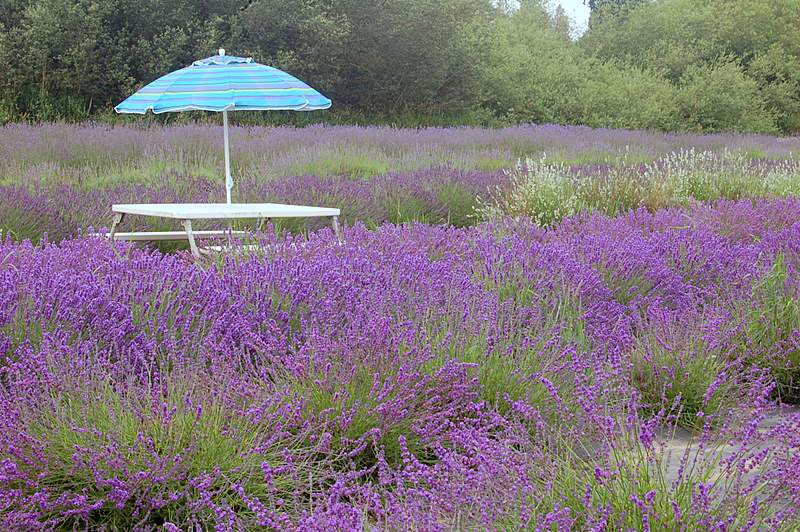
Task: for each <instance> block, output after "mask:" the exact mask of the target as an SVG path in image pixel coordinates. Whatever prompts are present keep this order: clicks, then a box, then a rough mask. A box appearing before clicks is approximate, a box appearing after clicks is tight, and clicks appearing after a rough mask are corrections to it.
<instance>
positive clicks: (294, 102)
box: [114, 49, 331, 203]
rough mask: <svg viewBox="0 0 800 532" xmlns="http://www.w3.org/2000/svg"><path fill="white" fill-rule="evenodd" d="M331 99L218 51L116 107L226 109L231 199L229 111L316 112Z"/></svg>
mask: <svg viewBox="0 0 800 532" xmlns="http://www.w3.org/2000/svg"><path fill="white" fill-rule="evenodd" d="M330 106H331V101H330V100H329V99H328V98H326V97H325V96H323V95H322V94H320V93H319V92H317V91H316V90H314V89H312V88H311V87H309V86H308V85H306V84H305V83H303V82H302V81H300V80H299V79H297V78H296V77H294V76H292V75H290V74H287V73H286V72H283V71H282V70H278V69H277V68H273V67H270V66H266V65H262V64H259V63H256V62H255V61H253V59H252V58H249V57H246V58H245V57H235V56H230V55H225V50H222V49H220V51H219V55H215V56H212V57H209V58H207V59H201V60H198V61H195V62H194V63H192V65H191V66H188V67H186V68H182V69H180V70H176V71H175V72H171V73H169V74H167V75H165V76H162V77H160V78H158V79H157V80H155V81H153V82H152V83H149V84H148V85H145V86H144V87H142V88H141V89H139V90H138V91H136V92H135V93H134V94H132V95H131V96H130V97H128V98H127V99H126V100H125V101H123V102H122V103H120V104H119V105H117V106H116V107H115V108H114V110H115V111H116V112H118V113H135V114H145V113H147V111H152V112H153V113H156V114H159V113H169V112H179V111H221V112H222V116H223V123H224V126H225V127H224V129H225V177H226V188H227V199H228V203H230V202H231V188H232V186H233V181H232V179H231V175H230V149H229V145H228V111H316V110H319V109H328V108H329V107H330Z"/></svg>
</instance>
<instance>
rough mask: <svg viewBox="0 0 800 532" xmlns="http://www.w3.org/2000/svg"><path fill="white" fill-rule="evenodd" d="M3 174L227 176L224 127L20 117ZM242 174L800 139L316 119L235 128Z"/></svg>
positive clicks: (357, 170)
mask: <svg viewBox="0 0 800 532" xmlns="http://www.w3.org/2000/svg"><path fill="white" fill-rule="evenodd" d="M0 137H2V138H3V142H2V144H0V176H3V179H13V180H16V181H22V182H27V181H30V180H32V179H45V180H48V181H60V182H67V183H69V184H76V185H78V184H80V185H83V184H87V183H89V184H91V183H94V182H108V181H111V182H114V181H121V182H123V183H124V182H128V181H130V180H134V181H135V182H137V183H139V182H143V181H142V180H147V179H156V180H157V179H158V178H159V177H160V175H161V174H162V173H163V172H164V170H167V171H175V172H178V173H182V174H186V173H190V174H196V173H198V172H200V173H201V175H207V176H208V177H211V176H219V175H220V171H219V169H220V168H222V150H221V142H222V128H221V127H213V126H201V125H178V126H171V127H160V126H156V127H122V126H116V127H111V126H105V125H92V124H83V125H71V124H42V125H24V124H12V125H7V126H3V127H1V128H0ZM231 143H232V144H231V149H232V158H233V164H234V174H235V175H237V176H244V177H254V178H258V179H268V178H272V177H275V176H282V175H304V174H311V175H319V176H323V175H341V174H347V175H350V176H354V177H355V176H358V177H368V176H371V175H375V174H380V173H385V172H388V171H390V170H391V171H395V172H409V171H415V170H420V169H427V168H435V167H440V166H452V167H456V168H460V169H472V170H474V169H482V170H496V169H499V168H506V167H508V166H510V165H513V164H514V162H516V161H517V160H518V159H520V158H525V157H534V158H538V157H539V156H541V155H542V154H543V153H544V154H547V155H548V156H549V157H550V159H551V160H557V161H563V162H566V163H570V164H587V163H609V162H620V161H623V160H624V161H627V162H629V163H638V162H649V161H652V160H654V159H657V158H659V157H662V156H664V155H666V154H668V153H671V152H674V151H680V150H687V149H692V148H693V149H695V150H698V151H713V152H716V151H721V150H724V149H727V150H733V151H741V152H744V153H746V154H747V155H748V157H750V158H756V159H758V158H768V159H791V158H795V156H796V155H797V154H798V153H800V138H776V137H769V136H759V135H685V134H671V133H655V132H646V131H625V130H611V129H591V128H587V127H579V126H558V125H527V126H517V127H510V128H505V129H497V130H492V129H483V128H468V127H462V128H425V129H395V128H391V127H342V126H309V127H305V128H291V127H278V128H267V127H252V128H241V127H234V128H232V129H231Z"/></svg>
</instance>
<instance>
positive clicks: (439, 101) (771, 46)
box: [0, 0, 800, 134]
mask: <svg viewBox="0 0 800 532" xmlns="http://www.w3.org/2000/svg"><path fill="white" fill-rule="evenodd" d="M590 6H591V7H592V10H593V11H592V18H591V21H590V26H589V29H588V31H587V32H586V33H585V34H584V35H583V36H581V37H580V38H579V39H577V40H575V39H573V38H572V37H574V34H573V33H572V30H571V28H570V24H569V21H568V20H567V19H566V17H565V16H564V14H563V11H560V10H557V9H552V6H550V5H549V4H548V3H547V2H546V1H544V0H522V1H521V2H493V1H492V0H435V1H434V0H395V1H392V2H374V1H366V0H304V1H302V2H297V1H291V2H290V1H289V0H174V1H173V0H138V1H132V0H77V1H75V0H0V72H2V74H0V122H8V121H20V120H59V119H66V120H82V119H86V118H89V117H99V118H110V109H111V107H112V106H113V105H114V104H115V103H117V102H118V101H120V100H121V99H123V98H124V97H125V96H126V95H127V94H129V93H130V92H131V91H133V90H135V89H136V88H138V87H139V86H141V85H142V84H143V83H145V82H148V81H150V80H152V79H154V78H155V77H157V76H159V75H161V74H163V73H166V72H167V71H170V70H173V69H177V68H180V67H183V66H185V65H187V64H189V63H190V62H191V61H192V60H193V59H195V58H197V57H205V56H208V55H211V54H212V53H213V52H214V50H216V49H217V48H218V47H220V46H222V47H225V48H226V49H228V50H230V51H231V53H236V54H239V55H251V56H253V57H256V58H257V59H258V60H259V61H261V62H264V63H267V64H273V65H275V66H278V67H280V68H284V69H287V70H289V71H291V72H292V73H294V74H296V75H298V76H299V77H301V78H302V79H304V80H306V81H308V82H309V83H311V84H312V85H314V86H316V87H318V88H319V89H321V90H322V91H323V92H324V93H326V94H327V95H328V96H330V97H331V98H332V99H333V100H334V101H335V103H336V107H335V111H333V112H331V113H320V114H316V113H315V114H313V116H288V115H287V116H284V115H282V114H280V113H278V114H270V115H268V116H267V115H263V114H262V115H259V116H258V117H257V118H256V117H247V116H244V117H242V116H241V115H239V116H238V118H240V119H244V120H245V121H247V120H258V121H264V120H270V121H278V122H286V121H294V122H295V123H298V122H308V121H319V120H325V121H332V122H340V123H341V122H350V123H352V122H372V123H386V122H389V123H398V124H404V125H421V124H430V123H439V124H442V123H472V124H490V125H505V124H510V123H519V122H531V121H532V122H554V123H562V124H586V125H590V126H597V127H624V128H652V129H660V130H687V131H702V132H706V131H725V130H731V131H753V132H770V133H776V132H777V133H784V134H792V133H796V132H797V131H800V31H798V30H799V29H800V9H799V8H800V3H798V1H797V0H741V1H738V2H735V3H731V2H728V1H725V0H710V1H706V0H649V1H648V0H605V1H591V2H590ZM162 120H175V118H174V117H172V118H166V119H162Z"/></svg>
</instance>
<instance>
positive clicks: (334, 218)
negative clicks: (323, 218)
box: [333, 216, 342, 242]
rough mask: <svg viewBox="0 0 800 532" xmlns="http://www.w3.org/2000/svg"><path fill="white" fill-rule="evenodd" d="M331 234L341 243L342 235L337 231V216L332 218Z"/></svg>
mask: <svg viewBox="0 0 800 532" xmlns="http://www.w3.org/2000/svg"><path fill="white" fill-rule="evenodd" d="M333 234H334V235H336V238H338V239H339V241H340V242H341V240H342V233H341V231H340V230H339V217H338V216H334V217H333Z"/></svg>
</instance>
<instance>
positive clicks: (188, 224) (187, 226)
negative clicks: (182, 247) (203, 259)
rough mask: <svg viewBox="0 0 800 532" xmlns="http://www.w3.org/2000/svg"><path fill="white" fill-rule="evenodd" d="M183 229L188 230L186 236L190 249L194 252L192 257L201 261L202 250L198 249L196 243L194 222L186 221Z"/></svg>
mask: <svg viewBox="0 0 800 532" xmlns="http://www.w3.org/2000/svg"><path fill="white" fill-rule="evenodd" d="M183 228H184V229H186V236H187V238H188V239H189V249H191V250H192V255H193V256H194V258H196V259H199V258H200V250H199V249H197V242H195V241H194V234H193V233H192V221H191V220H184V221H183Z"/></svg>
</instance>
